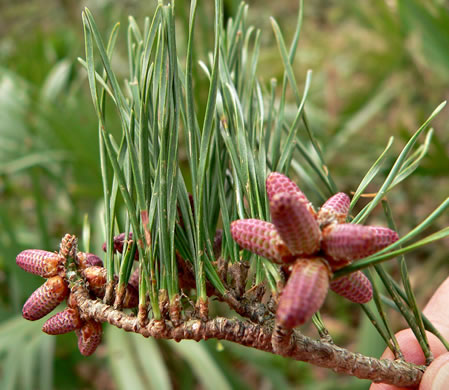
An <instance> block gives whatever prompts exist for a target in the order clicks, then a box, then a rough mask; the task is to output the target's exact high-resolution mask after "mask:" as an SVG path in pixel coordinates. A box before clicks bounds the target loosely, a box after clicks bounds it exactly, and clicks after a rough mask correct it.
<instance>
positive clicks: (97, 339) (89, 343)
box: [75, 321, 103, 356]
mask: <svg viewBox="0 0 449 390" xmlns="http://www.w3.org/2000/svg"><path fill="white" fill-rule="evenodd" d="M75 333H76V336H77V337H78V349H79V351H80V352H81V354H82V355H84V356H90V355H92V354H93V353H94V352H95V350H96V349H97V347H98V346H99V345H100V343H101V335H102V333H103V329H102V328H101V324H100V323H99V322H96V321H88V322H86V323H85V324H84V325H83V326H82V327H81V329H77V330H76V331H75Z"/></svg>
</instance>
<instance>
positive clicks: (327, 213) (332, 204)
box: [317, 192, 351, 226]
mask: <svg viewBox="0 0 449 390" xmlns="http://www.w3.org/2000/svg"><path fill="white" fill-rule="evenodd" d="M350 203H351V201H350V199H349V196H348V195H346V194H345V193H343V192H339V193H338V194H335V195H334V196H331V197H330V198H329V199H328V200H327V201H326V202H325V203H324V204H323V206H322V207H321V208H320V210H319V211H318V215H317V218H318V223H319V224H320V225H321V226H325V225H328V224H330V223H333V222H336V223H344V222H345V221H346V217H347V216H348V211H349V204H350Z"/></svg>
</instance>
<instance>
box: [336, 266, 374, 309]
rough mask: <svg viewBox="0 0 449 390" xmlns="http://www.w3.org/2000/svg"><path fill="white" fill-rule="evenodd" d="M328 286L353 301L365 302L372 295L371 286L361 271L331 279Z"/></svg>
mask: <svg viewBox="0 0 449 390" xmlns="http://www.w3.org/2000/svg"><path fill="white" fill-rule="evenodd" d="M330 288H331V290H332V291H334V292H336V293H337V294H339V295H341V296H342V297H345V298H346V299H349V300H350V301H352V302H354V303H366V302H369V301H370V300H371V298H372V297H373V286H372V285H371V282H370V281H369V279H368V278H367V277H366V276H365V274H364V273H363V272H361V271H356V272H353V273H352V274H349V275H346V276H342V277H341V278H338V279H335V280H332V281H331V283H330Z"/></svg>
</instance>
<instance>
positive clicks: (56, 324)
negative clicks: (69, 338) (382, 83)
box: [42, 307, 83, 335]
mask: <svg viewBox="0 0 449 390" xmlns="http://www.w3.org/2000/svg"><path fill="white" fill-rule="evenodd" d="M82 324H83V321H82V320H81V318H80V315H79V312H78V309H76V308H71V307H67V308H66V309H64V310H63V311H61V312H59V313H57V314H55V315H54V316H52V317H50V318H49V319H48V320H47V321H46V322H45V324H44V326H43V327H42V330H43V331H44V332H45V333H47V334H51V335H58V334H64V333H69V332H72V331H74V330H75V329H79V328H81V326H82Z"/></svg>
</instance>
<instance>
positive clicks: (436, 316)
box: [370, 278, 449, 390]
mask: <svg viewBox="0 0 449 390" xmlns="http://www.w3.org/2000/svg"><path fill="white" fill-rule="evenodd" d="M448 299H449V278H447V279H446V280H445V281H444V282H443V283H442V284H441V286H440V287H439V288H438V289H437V291H436V292H435V294H434V295H433V296H432V298H431V299H430V300H429V302H428V304H427V305H426V307H425V308H424V310H423V313H424V314H425V315H426V316H427V318H428V319H429V320H430V321H432V323H433V324H434V325H435V327H436V328H438V330H439V331H440V332H441V334H442V335H443V336H444V337H445V338H446V339H447V338H448V337H449V305H448V304H447V302H448ZM396 337H397V339H398V342H399V345H400V346H401V350H402V352H403V354H404V357H405V360H407V361H409V362H412V363H415V364H424V363H425V358H424V354H423V353H422V351H421V347H420V346H419V344H418V341H417V340H416V338H415V336H414V335H413V332H412V331H411V330H410V329H405V330H402V331H400V332H399V333H397V334H396ZM427 337H428V338H429V344H430V349H431V351H432V353H433V355H434V357H435V358H436V359H435V360H434V361H433V362H432V364H431V365H430V366H429V367H428V368H427V370H426V372H425V373H424V376H423V379H422V381H421V384H420V386H419V390H439V389H442V390H443V389H448V388H449V353H448V352H447V351H446V349H445V348H444V346H443V345H442V344H441V342H440V341H439V340H438V339H437V337H436V336H434V335H433V334H431V333H429V332H427ZM382 358H385V359H394V356H393V353H392V352H391V351H390V350H389V349H387V350H385V352H384V353H383V355H382ZM402 389H406V388H402V387H397V386H392V385H386V384H381V383H378V384H372V385H371V387H370V390H402Z"/></svg>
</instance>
